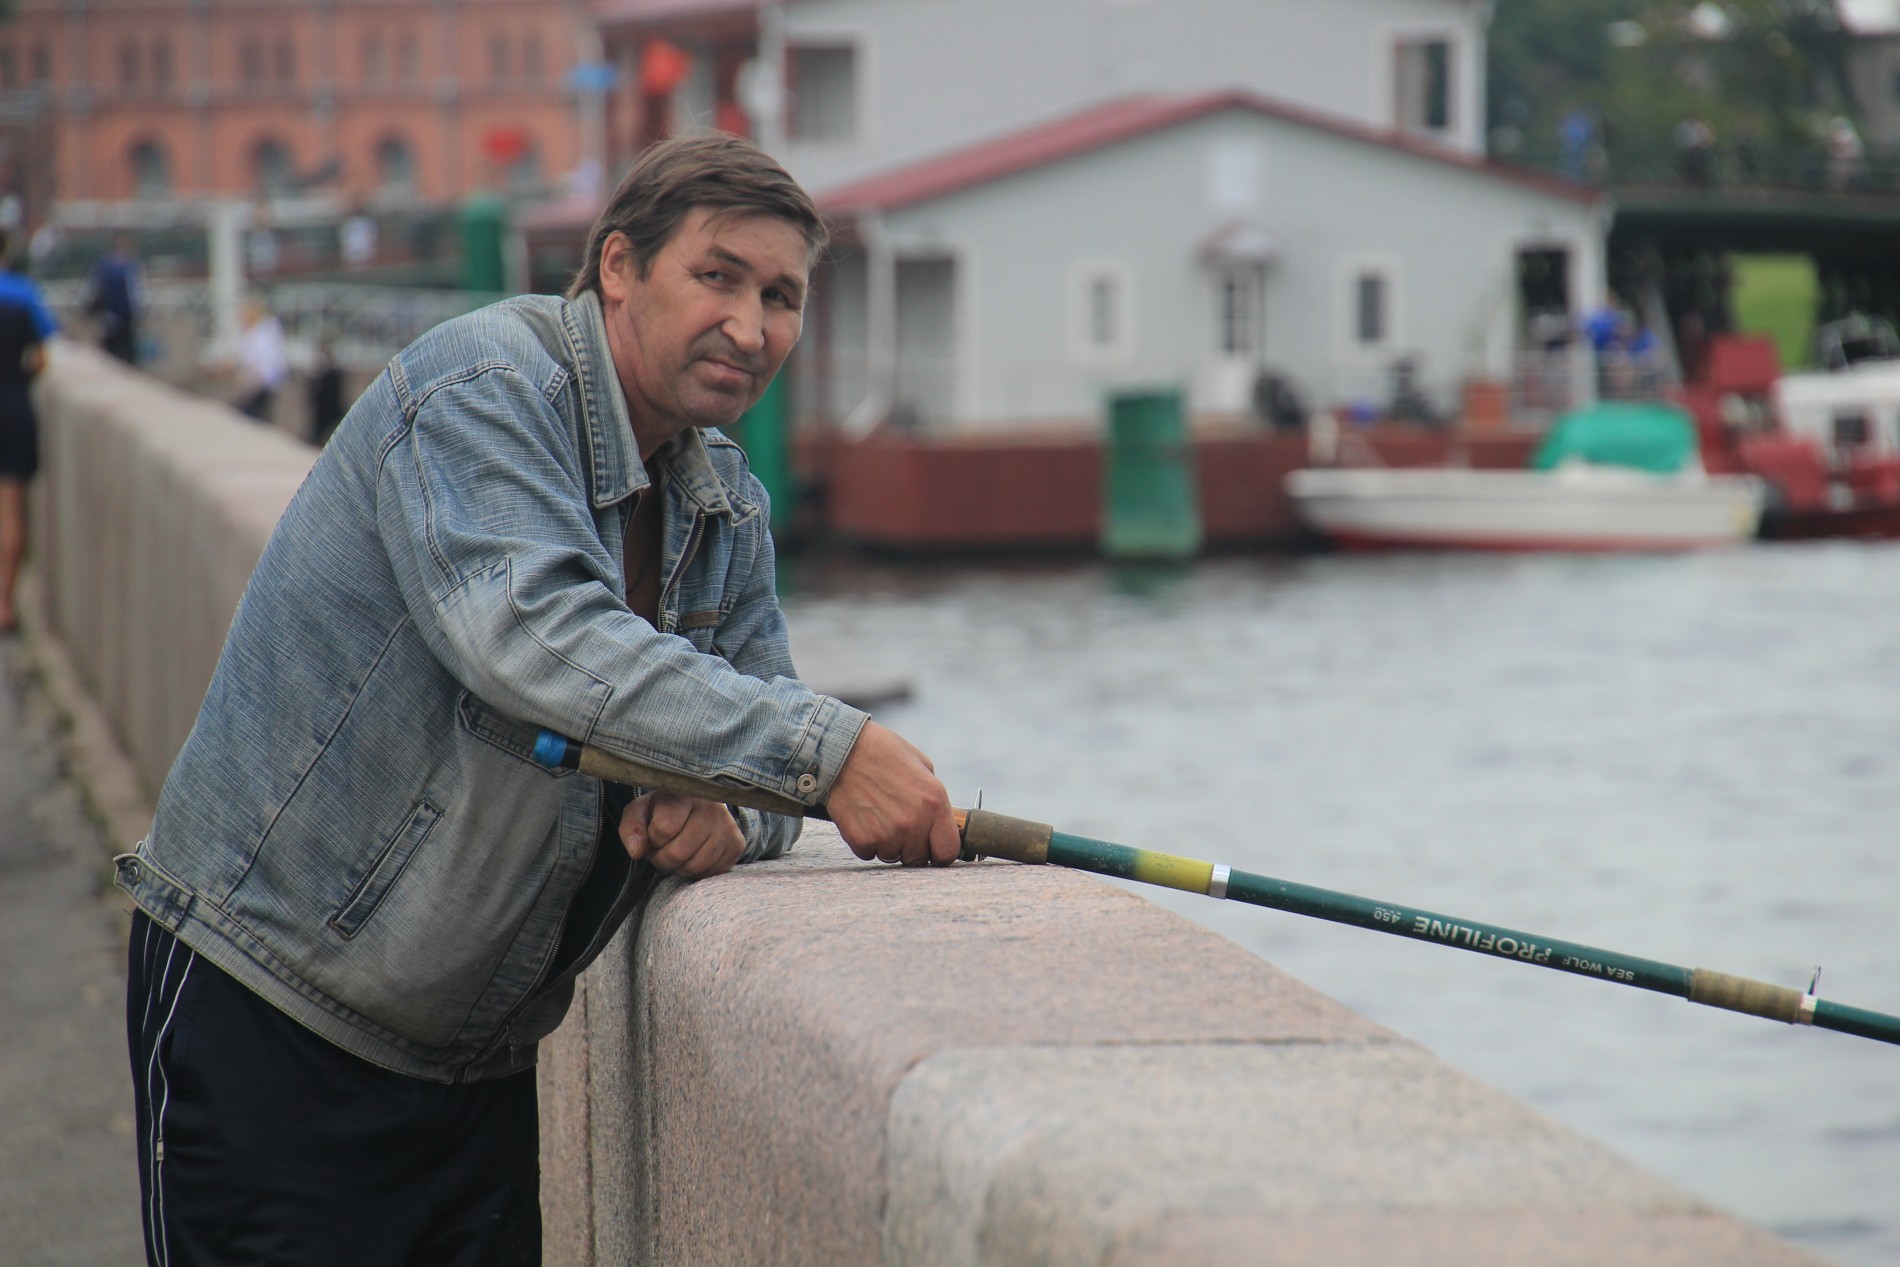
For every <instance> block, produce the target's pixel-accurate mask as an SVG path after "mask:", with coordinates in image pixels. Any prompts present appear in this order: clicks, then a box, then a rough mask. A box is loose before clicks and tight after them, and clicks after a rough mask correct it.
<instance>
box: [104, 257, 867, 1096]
mask: <svg viewBox="0 0 1900 1267" xmlns="http://www.w3.org/2000/svg"><path fill="white" fill-rule="evenodd" d="M652 462H653V465H654V466H655V468H656V473H657V478H658V480H659V485H660V489H661V493H662V499H663V500H662V523H663V536H664V545H663V551H662V566H663V568H664V572H663V574H662V575H663V577H664V581H663V587H662V592H661V597H660V614H659V627H658V628H657V629H656V628H655V627H653V626H652V625H649V624H648V623H647V622H646V621H644V620H642V619H640V618H639V617H638V616H636V615H634V614H633V612H632V611H631V610H630V609H629V608H628V607H627V605H626V602H625V593H626V590H625V586H626V580H625V577H624V575H623V573H622V558H621V551H622V540H623V534H624V531H625V525H626V516H627V514H628V513H629V512H630V511H631V509H632V505H633V501H632V498H633V494H634V493H635V492H637V491H638V490H639V489H641V488H644V487H646V486H647V484H648V482H649V479H650V478H651V477H650V475H649V472H648V471H647V469H646V468H645V467H644V466H643V465H642V464H641V461H640V457H639V451H638V449H637V447H636V445H635V443H634V438H633V432H632V429H631V427H630V425H629V422H628V417H627V410H626V402H625V399H624V397H623V395H622V393H621V390H620V385H619V380H618V378H617V376H616V375H615V372H614V367H613V362H612V360H611V358H610V357H609V355H608V351H607V340H606V332H605V327H604V325H603V324H602V315H601V308H600V303H599V300H598V299H597V298H596V297H594V296H592V295H588V296H586V297H583V298H582V299H580V300H578V301H574V302H568V301H565V300H561V299H556V298H551V297H545V296H532V297H524V298H518V299H511V300H507V301H504V302H502V303H500V304H496V305H494V306H492V307H489V308H485V309H483V310H481V311H479V312H476V313H472V314H470V315H469V316H466V317H463V318H460V319H458V320H455V321H451V322H448V323H446V324H444V325H442V326H439V327H437V328H436V329H435V330H433V331H431V332H430V333H428V334H426V335H424V336H423V337H422V338H420V339H418V340H417V341H416V342H415V343H414V344H412V345H411V346H410V347H409V348H407V349H405V350H404V351H403V352H402V353H400V354H399V355H398V356H397V357H396V358H395V360H394V361H393V362H391V364H390V366H389V368H388V370H387V372H385V373H384V374H383V375H382V376H381V377H380V378H378V380H377V381H376V382H375V383H374V384H373V385H372V386H371V387H370V388H369V390H368V391H366V392H365V393H364V394H363V397H362V398H361V399H360V400H359V401H358V402H357V404H356V405H355V407H354V408H352V409H351V411H350V414H349V416H348V418H346V419H345V422H344V424H343V425H342V426H341V427H340V428H339V429H338V431H337V433H336V435H335V437H334V438H333V439H332V440H331V442H330V444H329V446H328V447H327V448H326V449H325V450H324V452H323V454H322V456H321V457H320V458H319V459H318V460H317V462H316V464H315V466H314V467H313V468H312V470H311V472H310V475H309V478H308V479H306V480H305V482H304V484H303V486H302V488H300V489H299V490H298V492H297V495H296V497H295V498H293V499H292V501H291V503H290V505H289V507H288V508H287V509H286V510H285V512H284V515H283V517H282V519H281V520H280V521H279V522H278V524H277V527H276V529H275V531H274V532H273V533H272V534H271V538H270V541H269V543H268V544H267V545H266V547H265V549H264V553H263V556H262V558H261V559H260V560H259V562H258V565H257V570H256V571H255V572H254V573H253V574H252V576H251V580H250V584H249V586H248V587H247V589H246V590H245V594H244V597H243V600H242V601H241V602H240V603H239V606H238V610H237V614H236V617H235V618H234V620H233V623H232V626H231V630H230V634H229V636H228V638H227V640H226V642H225V646H224V651H223V654H222V656H221V657H220V659H219V661H218V666H217V670H216V672H215V674H214V675H213V677H212V681H211V685H210V689H209V691H208V692H207V694H206V697H205V701H204V705H203V707H202V709H201V711H200V712H199V714H198V719H197V722H196V724H195V725H194V726H193V728H192V731H191V734H190V736H189V738H188V739H187V740H186V741H185V744H184V747H183V748H182V750H181V751H180V752H179V755H178V758H177V760H176V762H175V763H174V765H173V766H172V769H171V773H170V775H169V777H168V778H167V779H166V781H165V786H164V789H163V791H162V792H161V794H160V797H159V804H158V813H157V817H156V819H155V821H154V822H153V825H152V831H151V834H150V836H149V837H148V838H147V839H146V840H145V841H143V842H141V844H140V846H139V848H138V852H137V853H136V854H128V855H126V856H125V857H123V858H121V859H120V860H119V869H118V883H119V885H120V887H122V888H123V889H125V891H126V892H127V893H128V894H130V895H131V897H132V899H133V900H134V901H135V902H136V903H137V904H138V905H139V906H140V907H141V908H142V909H144V910H145V911H146V912H147V913H148V914H149V915H150V916H151V917H152V918H153V919H155V920H156V921H158V922H159V923H160V924H162V925H164V926H165V927H167V928H169V929H171V930H172V931H173V932H174V933H175V934H176V935H177V936H178V937H179V938H180V939H181V940H183V941H184V942H185V943H186V944H188V945H189V946H191V947H192V948H193V949H195V950H196V951H197V952H198V953H199V954H201V955H203V956H205V957H206V958H207V959H209V960H211V961H212V962H213V963H215V964H217V965H218V966H219V967H220V968H222V969H224V970H225V971H226V972H228V973H230V974H231V975H233V976H235V977H237V978H238V979H239V980H241V981H243V982H244V983H245V984H246V985H248V986H249V987H251V988H252V989H253V990H255V991H256V992H257V993H258V994H260V995H262V996H263V997H264V998H265V999H267V1000H269V1001H270V1002H271V1003H273V1004H275V1005H276V1006H277V1007H279V1008H281V1009H282V1010H283V1011H285V1012H287V1013H289V1014H290V1015H291V1016H293V1017H294V1018H296V1019H297V1020H298V1021H300V1022H302V1023H303V1024H304V1025H306V1026H308V1027H309V1028H311V1029H312V1030H314V1031H316V1032H317V1033H319V1034H321V1035H322V1036H324V1037H325V1038H328V1039H330V1040H331V1041H333V1042H335V1043H337V1044H338V1045H340V1046H342V1047H343V1048H345V1049H347V1050H349V1051H352V1052H355V1053H356V1054H358V1055H360V1056H363V1057H364V1058H366V1059H368V1060H371V1061H374V1062H375V1063H377V1064H380V1065H383V1066H385V1067H387V1068H390V1069H394V1070H397V1071H399V1072H403V1073H407V1074H412V1075H415V1076H418V1077H423V1078H429V1079H435V1080H439V1081H444V1082H456V1081H465V1080H472V1079H477V1078H488V1077H496V1076H500V1075H503V1074H507V1073H512V1072H515V1071H518V1070H521V1069H524V1068H527V1067H528V1066H530V1065H532V1063H533V1061H534V1053H535V1044H536V1043H537V1041H538V1040H539V1039H540V1038H541V1037H543V1036H544V1035H546V1034H547V1033H549V1032H551V1031H552V1030H553V1029H554V1027H555V1025H556V1024H558V1023H559V1021H560V1019H561V1016H562V1014H563V1013H564V1012H565V1011H566V1008H567V1003H568V1000H569V998H570V996H571V990H572V981H573V977H574V976H575V974H577V973H578V972H579V971H580V969H581V968H582V967H583V966H585V964H586V963H587V962H588V961H589V960H590V959H591V958H593V957H594V955H596V954H597V953H598V952H599V950H600V948H601V947H602V946H603V945H604V944H605V942H606V940H607V939H608V938H609V937H610V936H611V935H612V933H613V931H614V928H615V927H616V926H617V925H618V924H619V923H620V922H621V920H622V919H623V918H624V916H625V915H626V914H627V912H628V911H629V910H630V909H631V908H632V906H633V905H634V904H635V902H636V901H637V899H638V897H639V896H640V892H641V891H643V889H644V887H645V884H646V882H648V881H650V879H651V875H650V873H649V872H648V869H647V868H646V867H644V866H641V867H637V868H631V869H629V868H626V867H625V866H624V864H622V866H621V871H623V872H625V873H626V879H625V881H624V883H621V884H620V885H619V886H618V890H617V892H613V893H610V894H609V895H608V897H609V898H610V899H611V900H610V901H600V900H597V899H596V897H595V896H594V895H593V894H592V889H593V888H594V887H595V886H587V885H584V884H583V881H584V880H585V879H586V877H587V875H588V873H589V869H590V867H591V866H592V865H593V863H594V859H595V850H596V845H597V842H599V841H600V839H601V837H602V828H603V796H602V785H601V784H600V783H599V782H598V781H596V780H594V779H592V778H589V777H587V776H584V775H580V774H575V773H571V772H568V771H550V770H547V769H544V768H543V767H542V766H540V765H538V764H537V763H536V762H535V761H534V759H533V757H532V755H531V749H532V747H533V744H534V740H535V736H536V734H537V733H538V731H539V730H540V728H542V727H549V728H552V729H554V730H557V731H560V732H562V733H564V734H567V735H570V736H574V737H576V738H579V739H581V740H584V741H585V742H587V743H591V744H596V745H599V746H600V747H602V748H604V749H606V750H607V751H609V752H613V753H618V754H620V755H622V756H625V757H629V758H632V759H635V760H638V761H641V762H644V763H646V764H649V765H655V766H660V767H663V768H667V769H671V770H675V771H678V772H682V773H685V774H690V775H695V776H697V777H700V778H702V779H711V780H714V781H717V782H721V783H726V784H730V785H733V786H740V787H752V788H762V789H766V790H768V791H772V792H778V793H782V794H784V795H787V796H791V797H794V798H796V799H797V800H799V801H802V802H805V803H807V804H811V803H816V802H819V801H821V800H822V799H823V798H824V796H825V795H826V793H827V792H828V791H829V789H830V787H831V783H832V780H833V779H834V778H836V777H837V773H838V770H839V768H840V766H841V765H842V764H843V762H844V759H845V756H846V754H847V753H848V752H849V751H850V749H851V745H852V744H853V743H854V742H855V741H856V739H857V736H858V732H859V730H860V729H861V728H862V726H863V725H864V720H865V719H864V714H862V713H860V712H857V711H856V710H854V709H851V708H848V707H846V706H845V705H843V704H841V703H840V702H839V701H837V700H835V699H832V698H829V697H826V696H822V695H817V694H814V693H813V692H812V691H810V690H809V689H807V688H806V687H805V686H804V685H802V684H801V683H799V682H798V681H797V679H796V677H795V676H794V673H793V668H792V662H791V658H790V655H789V653H788V649H787V642H786V632H785V620H784V615H783V613H782V612H781V611H780V610H779V606H778V600H777V596H776V592H775V587H774V578H773V556H772V542H771V537H770V535H769V533H768V531H767V524H768V521H769V514H768V512H767V507H766V501H765V496H764V492H763V490H762V488H761V487H760V485H759V483H758V481H757V480H756V479H754V478H753V477H752V475H751V473H750V472H749V471H748V469H747V467H746V463H745V459H744V456H743V455H742V454H741V453H740V451H739V449H738V447H737V446H736V445H734V444H733V443H732V442H731V441H730V440H728V439H726V438H725V437H724V436H722V435H720V434H719V433H718V432H716V431H707V432H704V433H700V432H688V433H686V434H684V435H682V436H680V437H678V438H677V439H675V440H674V441H673V442H672V443H670V444H669V445H667V446H666V447H665V448H663V449H661V450H660V451H659V452H658V453H657V454H655V455H654V456H653V459H652ZM739 814H740V817H741V823H742V826H743V827H744V828H745V829H746V834H747V840H748V845H747V850H746V857H747V858H748V859H751V858H757V857H766V856H771V855H775V854H777V853H779V852H781V851H783V850H784V849H785V848H787V847H788V846H789V845H790V844H791V842H792V839H793V837H794V836H795V835H796V833H797V829H798V825H797V822H796V821H795V820H790V819H785V818H779V817H775V816H770V815H763V814H754V813H751V812H750V811H739ZM608 839H609V840H611V839H612V837H611V835H609V836H608ZM584 890H585V891H587V896H585V897H583V892H584ZM564 935H565V938H566V940H565V941H564V940H563V938H564Z"/></svg>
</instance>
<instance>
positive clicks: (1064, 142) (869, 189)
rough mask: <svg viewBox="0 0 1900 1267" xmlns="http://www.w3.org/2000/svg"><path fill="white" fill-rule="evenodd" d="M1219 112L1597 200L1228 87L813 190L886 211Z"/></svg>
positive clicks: (1097, 109) (1105, 108)
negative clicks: (1249, 116)
mask: <svg viewBox="0 0 1900 1267" xmlns="http://www.w3.org/2000/svg"><path fill="white" fill-rule="evenodd" d="M1224 110H1250V111H1252V112H1253V113H1255V114H1261V115H1266V116H1267V117H1269V118H1273V119H1280V120H1282V121H1284V122H1287V123H1293V124H1297V125H1298V126H1300V127H1305V128H1312V129H1314V130H1316V131H1320V132H1326V133H1330V134H1331V135H1333V136H1338V137H1343V138H1345V139H1347V140H1352V141H1358V142H1362V143H1364V144H1367V145H1377V146H1379V147H1381V148H1384V149H1388V150H1397V151H1400V152H1401V153H1406V154H1411V155H1414V156H1416V157H1418V158H1423V159H1428V160H1430V161H1432V162H1435V163H1444V164H1447V165H1449V166H1452V167H1460V168H1463V169H1465V170H1466V171H1470V172H1473V173H1476V174H1479V175H1484V176H1490V177H1493V178H1496V179H1499V180H1506V181H1510V182H1512V183H1514V184H1519V185H1524V186H1528V187H1530V188H1532V189H1535V190H1537V191H1538V192H1540V193H1544V194H1548V195H1550V196H1551V197H1555V198H1563V199H1567V200H1569V201H1572V202H1580V203H1585V204H1588V203H1593V202H1596V201H1597V200H1598V197H1599V194H1598V193H1597V191H1596V190H1594V189H1592V188H1590V187H1588V186H1585V185H1579V184H1575V183H1573V182H1571V181H1567V180H1562V179H1559V178H1558V177H1555V176H1547V175H1545V174H1543V173H1542V172H1534V171H1531V170H1529V169H1528V168H1523V167H1516V166H1513V165H1511V164H1508V163H1499V162H1495V161H1493V160H1491V159H1486V158H1477V157H1473V156H1472V155H1469V154H1466V153H1464V152H1462V151H1459V150H1454V149H1449V148H1447V147H1446V146H1443V145H1439V144H1436V143H1434V142H1432V141H1428V140H1424V139H1422V138H1420V137H1417V136H1413V135H1411V134H1409V133H1405V132H1399V131H1396V130H1380V129H1377V128H1371V127H1367V126H1365V125H1364V124H1360V123H1353V122H1350V121H1347V120H1344V119H1340V118H1336V117H1334V116H1332V115H1328V114H1321V113H1319V112H1318V111H1314V110H1308V109H1306V108H1304V107H1302V106H1295V105H1288V104H1287V103H1285V102H1280V101H1274V100H1271V99H1270V98H1267V97H1262V96H1259V95H1257V94H1255V93H1250V92H1241V91H1228V92H1214V93H1201V94H1197V95H1195V96H1189V97H1127V98H1123V99H1121V100H1118V101H1111V102H1107V103H1105V104H1103V105H1099V106H1092V107H1090V108H1089V109H1086V110H1083V111H1080V112H1079V113H1076V114H1071V115H1067V116H1065V117H1063V118H1060V119H1056V120H1054V121H1052V122H1049V123H1043V124H1038V125H1036V126H1034V127H1030V128H1025V129H1023V130H1022V131H1020V132H1012V133H1009V134H1008V135H1006V136H1001V137H996V138H994V139H991V140H988V141H979V142H978V143H976V144H974V145H970V146H966V147H965V148H963V149H959V150H953V151H951V152H950V153H948V154H942V155H939V156H937V157H935V158H928V159H925V160H923V161H921V162H916V163H911V164H908V165H906V166H904V167H899V168H897V169H895V170H893V171H889V172H884V173H882V174H880V175H876V176H869V177H866V178H864V179H862V180H856V181H852V182H850V183H849V184H845V185H839V186H835V187H834V188H831V189H828V190H826V191H824V193H822V194H821V195H819V198H818V204H819V206H820V208H821V209H823V210H824V211H826V212H828V213H830V214H833V215H838V214H846V213H850V212H853V211H871V210H881V211H890V210H894V209H896V208H898V207H907V206H911V205H913V204H915V203H920V202H929V201H930V200H931V199H933V198H941V197H943V196H945V195H946V194H953V193H956V192H958V191H960V190H964V189H970V188H973V187H975V186H977V185H983V184H987V183H989V182H990V181H993V180H1000V179H1002V178H1003V177H1005V176H1013V175H1015V174H1016V173H1018V172H1025V171H1030V170H1033V169H1035V168H1038V167H1043V166H1046V165H1048V164H1050V163H1055V162H1059V161H1061V160H1062V159H1065V158H1073V157H1075V156H1076V155H1078V154H1086V153H1088V152H1090V151H1091V150H1097V149H1100V148H1102V147H1103V146H1107V145H1112V144H1114V143H1115V142H1117V141H1126V140H1130V139H1132V138H1134V137H1138V136H1145V135H1147V134H1148V133H1150V132H1159V131H1161V130H1163V129H1165V128H1170V127H1174V126H1176V125H1177V124H1181V123H1187V122H1190V121H1192V120H1195V119H1200V118H1204V117H1206V116H1207V115H1210V114H1217V113H1219V112H1221V111H1224Z"/></svg>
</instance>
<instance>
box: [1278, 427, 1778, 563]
mask: <svg viewBox="0 0 1900 1267" xmlns="http://www.w3.org/2000/svg"><path fill="white" fill-rule="evenodd" d="M1324 452H1325V450H1322V453H1324ZM1286 491H1287V495H1288V497H1289V498H1290V499H1291V500H1292V502H1293V508H1294V511H1295V512H1296V513H1297V514H1298V515H1299V516H1300V518H1301V519H1302V520H1303V521H1304V522H1305V523H1306V525H1307V526H1308V527H1309V528H1312V529H1313V530H1314V531H1316V532H1318V533H1320V534H1321V535H1323V536H1326V537H1330V538H1331V539H1332V540H1334V541H1337V542H1338V543H1340V544H1341V545H1350V546H1438V547H1447V548H1453V549H1466V550H1654V551H1659V550H1701V549H1707V548H1710V547H1713V546H1726V545H1733V544H1734V543H1736V542H1738V541H1745V540H1747V539H1749V538H1751V537H1753V536H1754V535H1755V534H1756V531H1757V529H1758V528H1759V527H1760V524H1761V512H1762V505H1763V503H1764V502H1765V501H1766V494H1767V486H1766V485H1765V484H1764V483H1763V482H1762V481H1761V480H1759V479H1757V478H1755V477H1754V476H1752V475H1710V474H1709V473H1708V472H1707V471H1706V470H1705V469H1704V468H1703V465H1702V456H1701V452H1700V449H1699V446H1698V441H1697V435H1696V430H1695V424H1694V422H1693V421H1692V420H1691V419H1690V417H1689V415H1688V414H1687V413H1686V412H1684V411H1683V410H1681V409H1679V408H1677V407H1675V406H1673V405H1669V404H1664V403H1661V402H1619V401H1611V402H1603V403H1600V404H1597V405H1591V406H1587V407H1585V408H1582V409H1578V410H1573V411H1572V412H1570V413H1568V414H1565V415H1564V416H1563V417H1561V418H1559V419H1558V420H1557V422H1556V424H1555V425H1554V426H1552V428H1551V430H1550V433H1549V434H1548V435H1546V436H1545V437H1544V439H1543V442H1542V443H1541V444H1539V445H1538V447H1537V452H1536V453H1534V454H1532V455H1531V461H1530V465H1529V468H1528V469H1526V470H1521V471H1488V470H1472V469H1469V468H1466V467H1442V466H1435V467H1402V468H1396V469H1393V468H1386V467H1364V466H1359V467H1332V466H1314V467H1308V468H1305V469H1303V470H1298V471H1294V472H1292V473H1291V474H1290V475H1288V476H1287V480H1286Z"/></svg>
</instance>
